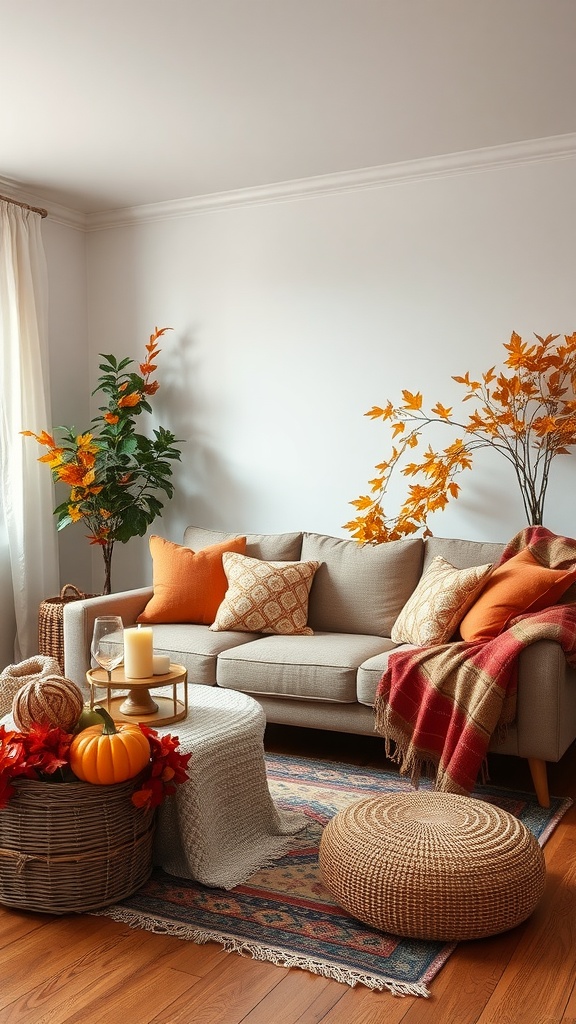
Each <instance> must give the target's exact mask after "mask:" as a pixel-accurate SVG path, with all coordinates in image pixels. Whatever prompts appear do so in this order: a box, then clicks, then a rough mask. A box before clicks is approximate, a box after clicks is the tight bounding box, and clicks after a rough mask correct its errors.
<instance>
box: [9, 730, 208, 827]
mask: <svg viewBox="0 0 576 1024" xmlns="http://www.w3.org/2000/svg"><path fill="white" fill-rule="evenodd" d="M90 728H93V727H90ZM96 728H97V729H100V732H102V729H103V728H105V726H104V727H102V726H97V727H96ZM131 728H132V727H131ZM134 728H138V729H139V730H141V733H142V737H143V742H145V741H147V742H148V744H149V748H150V752H149V758H148V760H147V762H146V763H145V766H144V768H143V771H142V774H141V776H140V777H139V780H138V785H137V787H136V788H135V790H134V792H133V793H132V797H131V799H132V803H133V804H134V805H135V806H136V807H140V808H142V809H143V810H151V809H153V808H155V807H158V806H159V805H160V804H161V803H162V802H163V801H164V799H165V798H166V797H167V796H171V795H172V794H173V793H175V792H176V786H178V785H180V784H181V783H183V782H185V781H186V779H187V778H188V772H187V767H188V761H189V760H190V756H191V755H190V754H183V753H181V752H180V750H179V740H178V737H177V736H170V735H162V736H161V735H159V733H157V732H156V731H155V730H154V729H150V728H149V727H148V726H146V725H139V726H136V725H135V726H134ZM83 731H85V732H87V731H88V730H82V731H81V732H80V733H71V732H66V730H64V729H62V728H61V727H60V726H55V725H53V724H52V723H51V722H49V721H43V722H33V723H31V725H30V727H29V728H28V729H26V731H22V732H16V731H14V730H9V729H6V727H5V726H4V725H0V809H2V808H4V807H6V806H7V805H8V803H9V801H10V798H11V797H12V796H13V795H14V792H15V788H14V781H15V780H16V779H37V780H39V781H42V782H47V783H49V782H52V783H61V782H78V776H77V775H75V773H74V771H73V766H74V764H75V760H74V743H75V742H77V740H78V738H79V737H80V736H82V732H83ZM82 774H83V773H82ZM83 781H86V779H85V778H84V774H83ZM95 781H96V780H95ZM98 784H103V783H102V781H101V780H98Z"/></svg>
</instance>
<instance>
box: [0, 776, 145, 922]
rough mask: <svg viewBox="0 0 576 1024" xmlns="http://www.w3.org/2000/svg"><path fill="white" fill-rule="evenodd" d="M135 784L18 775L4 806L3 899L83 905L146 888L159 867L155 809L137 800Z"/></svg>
mask: <svg viewBox="0 0 576 1024" xmlns="http://www.w3.org/2000/svg"><path fill="white" fill-rule="evenodd" d="M136 785H137V782H136V780H135V779H130V780H129V781H128V782H121V783H117V784H116V785H112V786H93V785H91V784H90V783H87V782H61V783H50V782H40V781H37V780H35V779H17V780H15V782H14V787H15V789H16V793H15V794H14V795H13V796H12V798H11V799H10V802H9V804H8V806H7V807H5V808H4V809H3V810H0V903H3V904H5V905H6V906H9V907H18V908H20V909H21V910H37V911H43V912H46V913H49V914H68V913H73V912H77V913H82V912H83V911H87V910H95V909H96V908H98V907H104V906H106V905H107V904H110V903H115V902H116V901H117V900H121V899H125V898H126V897H127V896H130V895H131V893H133V892H135V891H136V889H139V888H140V886H141V885H143V884H144V882H145V881H146V879H147V878H149V876H150V873H151V871H152V847H153V841H154V825H155V814H154V812H152V811H143V810H141V809H139V808H136V807H135V806H134V804H133V803H132V801H131V800H130V797H131V794H132V792H133V791H134V789H135V787H136Z"/></svg>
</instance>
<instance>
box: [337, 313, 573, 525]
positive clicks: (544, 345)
mask: <svg viewBox="0 0 576 1024" xmlns="http://www.w3.org/2000/svg"><path fill="white" fill-rule="evenodd" d="M535 338H536V342H535V343H530V344H529V343H527V342H526V341H524V340H523V339H522V338H521V337H520V335H518V334H517V333H516V332H513V333H512V336H511V338H510V341H509V342H507V343H505V345H504V350H505V359H504V367H505V369H503V370H500V371H496V367H495V366H492V367H490V368H489V369H488V370H486V371H485V372H484V373H483V374H482V375H481V380H475V379H473V378H471V376H470V373H469V371H468V370H467V371H466V372H465V373H464V374H461V375H458V376H454V377H453V378H452V379H453V380H454V381H456V383H458V384H460V385H462V386H463V388H464V389H465V394H464V396H463V398H462V401H463V402H469V401H473V402H475V403H476V405H475V408H474V409H473V410H472V412H471V413H470V414H469V417H468V420H467V422H465V423H461V422H459V421H458V420H457V419H455V418H454V417H453V414H452V407H451V406H450V407H449V406H445V405H443V404H442V403H441V402H437V403H436V404H435V405H433V406H432V408H431V410H430V412H426V410H425V409H424V408H423V398H422V394H421V392H420V391H415V392H413V391H410V390H408V389H403V390H402V399H403V404H401V405H397V406H395V405H394V404H393V403H392V402H391V401H388V402H387V403H386V405H385V406H383V407H382V406H373V407H372V409H371V410H370V411H369V412H367V413H366V414H365V415H366V416H369V417H370V418H371V419H381V420H383V421H384V422H389V424H390V429H391V431H392V437H393V439H394V440H395V441H397V442H398V443H397V446H394V447H393V452H392V456H391V457H390V458H389V459H386V460H383V461H382V462H380V463H379V464H378V465H377V466H376V469H377V471H378V476H377V477H375V478H374V479H373V480H371V481H370V486H371V490H372V497H369V496H367V495H365V496H363V497H362V498H361V499H356V500H355V501H352V502H351V504H352V505H354V507H355V508H356V509H357V510H358V512H359V513H360V514H359V515H358V516H357V517H356V518H355V519H353V520H352V521H351V522H349V523H346V524H345V526H344V529H348V530H350V532H351V533H352V536H353V537H355V539H357V540H358V541H360V542H362V543H381V542H383V541H388V540H397V539H399V538H400V537H403V536H408V535H409V534H412V533H414V532H416V531H418V530H422V531H423V532H424V535H425V536H426V535H427V534H429V533H430V530H429V528H428V517H429V515H431V514H432V513H433V512H435V511H438V510H441V509H443V508H445V507H446V505H447V504H448V502H449V500H450V499H451V498H457V497H458V494H459V492H460V487H459V485H458V484H457V483H456V482H455V479H454V478H455V477H456V476H457V475H458V474H459V473H460V472H462V471H463V470H465V469H471V468H472V457H473V453H474V452H475V451H477V450H478V449H479V448H492V449H493V450H494V451H496V452H497V453H498V454H499V455H501V456H502V457H504V458H505V459H506V460H507V462H509V463H510V465H511V466H512V468H513V471H514V474H515V478H516V481H517V484H518V487H519V490H520V494H521V498H522V502H523V505H524V510H525V514H526V517H527V521H528V523H529V524H534V525H536V524H540V523H542V517H543V512H544V501H545V497H546V491H547V487H548V482H549V474H550V466H551V463H552V460H553V459H554V458H555V457H556V456H557V455H566V454H569V453H570V449H571V448H573V447H575V446H576V393H575V392H576V332H574V333H573V334H571V335H564V337H563V340H562V341H561V342H560V343H559V344H556V342H557V341H558V339H559V338H560V335H557V334H550V335H547V336H546V337H542V336H540V335H535ZM507 371H510V372H507ZM436 423H442V424H443V425H444V426H450V427H452V428H454V429H456V430H458V431H461V432H462V436H461V437H458V438H457V439H456V440H455V441H454V442H453V443H452V444H450V445H448V446H447V447H446V448H444V449H443V450H442V451H439V452H436V451H433V450H432V448H431V447H428V448H427V449H426V451H425V452H424V455H423V456H422V457H421V459H420V460H418V459H416V460H412V461H410V462H408V463H407V465H405V466H401V462H402V460H403V457H404V456H405V454H406V453H407V451H408V449H413V448H416V447H417V446H418V444H419V442H420V438H421V434H422V432H423V431H424V430H425V429H426V428H427V427H429V426H431V425H432V424H436ZM395 472H400V473H401V474H403V475H404V476H407V477H411V478H413V479H414V482H413V483H411V484H409V486H408V495H407V497H406V499H405V501H404V503H403V504H402V505H401V507H400V511H399V512H398V514H397V515H396V516H389V515H387V514H386V513H385V511H384V500H385V498H386V495H387V492H388V489H389V485H390V482H391V479H392V477H393V475H394V473H395ZM418 477H421V478H422V482H419V481H418V479H417V478H418ZM359 502H360V503H359Z"/></svg>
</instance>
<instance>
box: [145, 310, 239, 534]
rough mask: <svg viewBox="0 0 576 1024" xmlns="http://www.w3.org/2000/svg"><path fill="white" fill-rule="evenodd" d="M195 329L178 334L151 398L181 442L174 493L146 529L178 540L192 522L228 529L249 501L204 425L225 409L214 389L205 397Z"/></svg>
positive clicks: (218, 418)
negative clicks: (219, 402)
mask: <svg viewBox="0 0 576 1024" xmlns="http://www.w3.org/2000/svg"><path fill="white" fill-rule="evenodd" d="M197 333H198V328H190V329H189V330H188V331H186V332H182V333H181V334H180V335H179V338H178V342H177V345H176V346H174V347H173V348H172V350H171V359H170V364H169V366H168V364H167V363H166V364H165V366H164V371H163V372H162V374H160V377H161V383H162V386H161V389H160V390H159V391H158V394H157V397H156V411H157V415H158V420H159V421H161V422H162V423H164V424H165V425H166V426H167V427H169V429H170V430H172V431H173V432H174V433H175V434H176V436H177V437H178V438H181V439H183V444H182V445H181V452H182V458H181V461H180V462H179V463H178V462H177V463H174V466H173V476H172V481H173V483H174V497H173V498H172V500H171V501H167V502H166V504H165V505H164V509H163V512H162V516H161V519H160V518H159V519H157V520H156V522H155V523H154V524H153V526H152V528H151V530H150V532H151V533H158V534H161V535H162V536H163V537H166V538H168V539H169V540H173V541H175V542H176V543H179V544H180V543H182V540H183V537H184V530H185V529H186V527H187V526H190V525H191V524H194V525H197V526H206V527H207V528H211V527H213V528H214V529H227V528H229V526H230V522H231V521H233V522H234V523H236V522H239V523H240V522H243V521H244V514H243V513H244V509H243V506H244V505H246V506H248V504H249V502H248V496H247V495H246V493H245V488H244V487H243V486H242V484H241V482H240V481H235V480H234V478H233V476H232V474H231V473H230V471H229V469H228V467H227V466H226V464H225V462H224V461H223V460H222V457H221V454H220V453H219V451H218V440H217V439H216V438H214V436H213V434H212V433H211V432H209V430H208V429H207V424H208V423H214V422H219V421H220V416H221V417H222V419H223V420H224V419H225V418H226V416H227V415H228V413H227V410H226V408H225V407H224V406H223V407H222V409H221V410H220V411H218V409H217V408H216V407H215V402H217V399H218V394H217V389H214V390H212V391H211V393H210V395H209V396H208V395H207V393H206V390H205V389H204V388H203V386H202V368H201V365H200V359H199V356H198V344H197V341H196V337H197ZM219 412H220V416H219ZM246 514H248V513H247V512H246Z"/></svg>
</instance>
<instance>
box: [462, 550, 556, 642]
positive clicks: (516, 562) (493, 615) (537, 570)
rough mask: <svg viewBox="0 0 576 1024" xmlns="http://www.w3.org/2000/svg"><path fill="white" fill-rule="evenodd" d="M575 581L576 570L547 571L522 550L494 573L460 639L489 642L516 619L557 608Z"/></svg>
mask: <svg viewBox="0 0 576 1024" xmlns="http://www.w3.org/2000/svg"><path fill="white" fill-rule="evenodd" d="M575 580H576V569H549V568H548V567H547V566H545V565H541V563H540V562H538V561H537V559H536V558H534V555H533V554H532V552H531V551H530V549H529V548H524V550H523V551H520V552H519V554H517V555H513V557H512V558H509V559H508V560H507V561H506V562H503V563H502V565H499V566H497V568H496V569H494V571H493V573H492V574H491V575H490V576H489V578H488V582H487V583H486V586H485V587H484V588H483V590H482V592H481V594H480V596H479V597H478V600H477V601H475V602H474V604H473V605H472V607H471V608H470V610H469V611H468V612H467V613H466V615H465V616H464V618H463V619H462V622H461V623H460V636H461V637H462V639H463V640H465V641H466V642H467V643H470V642H471V641H473V640H491V639H492V638H493V637H495V636H498V633H501V632H502V630H503V629H506V627H507V625H508V623H509V622H510V620H511V619H513V618H514V617H515V616H516V615H522V614H523V613H527V612H539V611H542V609H543V608H549V607H550V605H552V604H556V603H557V602H558V601H559V600H560V598H561V597H562V594H563V593H564V592H565V591H566V590H567V589H568V587H569V586H570V585H571V584H572V583H573V582H574V581H575Z"/></svg>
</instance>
